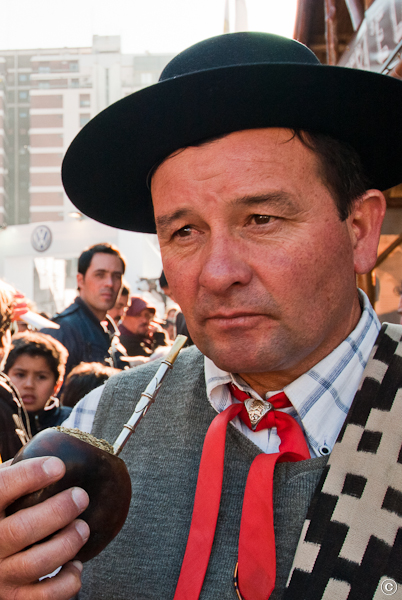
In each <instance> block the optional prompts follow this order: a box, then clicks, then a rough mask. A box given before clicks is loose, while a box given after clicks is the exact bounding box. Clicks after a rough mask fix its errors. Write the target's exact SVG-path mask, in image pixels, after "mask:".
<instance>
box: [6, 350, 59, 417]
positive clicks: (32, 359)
mask: <svg viewBox="0 0 402 600" xmlns="http://www.w3.org/2000/svg"><path fill="white" fill-rule="evenodd" d="M7 375H8V376H9V378H10V379H11V381H12V382H13V384H14V385H15V387H16V388H17V390H18V391H19V393H20V396H21V398H22V401H23V403H24V405H25V408H26V409H27V411H28V412H35V411H37V410H41V409H42V408H43V407H44V406H45V404H46V402H47V401H48V400H49V398H50V397H51V396H52V395H53V394H54V393H56V391H57V388H58V387H59V386H58V385H57V382H56V381H55V377H54V374H53V372H52V371H51V369H50V367H49V365H48V362H47V360H46V358H44V357H43V356H29V354H22V355H21V356H19V357H18V358H17V360H16V361H15V363H14V364H13V366H12V367H11V369H9V371H8V373H7Z"/></svg>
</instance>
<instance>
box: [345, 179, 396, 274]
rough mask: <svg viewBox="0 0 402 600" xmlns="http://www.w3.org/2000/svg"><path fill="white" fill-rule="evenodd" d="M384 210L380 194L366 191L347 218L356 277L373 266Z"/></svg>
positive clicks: (384, 205) (385, 206) (383, 202)
mask: <svg viewBox="0 0 402 600" xmlns="http://www.w3.org/2000/svg"><path fill="white" fill-rule="evenodd" d="M386 208H387V205H386V200H385V197H384V194H383V193H382V192H380V191H379V190H367V191H366V192H365V193H364V194H363V196H361V197H360V198H359V199H358V200H356V203H355V205H354V207H353V209H352V212H351V214H350V216H349V217H348V226H349V230H350V235H351V239H352V245H353V254H354V265H355V273H356V274H358V275H362V274H363V273H368V272H369V271H371V269H373V267H374V266H375V263H376V260H377V249H378V242H379V240H380V233H381V225H382V222H383V219H384V215H385V210H386Z"/></svg>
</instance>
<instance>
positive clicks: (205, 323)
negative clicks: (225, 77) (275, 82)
mask: <svg viewBox="0 0 402 600" xmlns="http://www.w3.org/2000/svg"><path fill="white" fill-rule="evenodd" d="M291 137H292V135H291V133H290V132H289V131H287V130H284V129H257V130H248V131H241V132H236V133H233V134H230V135H228V136H226V137H224V138H222V139H219V140H216V141H214V142H211V143H207V144H204V145H202V146H199V147H189V148H186V149H184V150H183V151H180V152H178V153H177V154H176V155H172V156H171V157H169V158H168V159H167V160H165V161H164V162H163V163H162V165H161V166H160V167H159V168H158V169H157V171H156V173H155V175H154V176H153V179H152V198H153V204H154V212H155V220H156V225H157V231H158V236H159V242H160V246H161V251H162V259H163V267H164V271H165V273H166V277H167V279H168V281H169V285H170V287H171V289H172V291H173V293H174V297H175V299H176V301H177V303H178V304H179V305H180V306H181V308H182V310H183V313H184V315H185V317H186V322H187V326H188V329H189V331H190V334H191V337H192V339H193V340H194V342H195V344H196V345H197V346H198V348H199V349H200V350H201V351H202V352H203V353H204V354H205V355H206V356H208V357H209V358H211V359H212V360H213V361H214V362H215V364H217V365H218V366H219V367H220V368H222V369H225V370H227V371H231V372H237V373H240V374H247V373H262V372H263V373H277V374H279V380H278V381H281V374H282V376H283V377H282V379H283V381H284V382H288V381H289V380H290V381H291V380H293V379H294V378H296V377H297V376H299V375H300V374H301V373H303V372H305V371H306V370H308V369H309V368H310V367H311V366H313V365H314V364H316V363H317V362H318V361H319V360H321V359H322V358H323V357H324V356H326V355H327V354H328V353H329V352H331V351H332V350H333V349H334V348H335V347H336V346H337V345H338V344H339V343H340V342H341V341H342V340H343V339H345V337H346V336H347V335H348V334H349V332H350V331H351V330H352V329H353V327H354V326H355V324H356V322H357V320H358V318H359V314H360V309H359V303H358V296H357V292H356V285H355V273H354V244H355V237H356V236H355V235H354V229H353V226H352V225H351V221H350V219H348V220H346V221H344V222H341V221H340V219H339V216H338V213H337V209H336V207H335V203H334V200H333V198H332V197H331V195H330V192H329V191H328V189H327V187H326V186H325V185H324V184H323V182H322V180H321V178H320V176H319V173H318V161H317V158H316V156H315V154H314V153H313V152H312V151H310V150H309V149H308V148H306V147H305V146H304V145H303V144H302V143H301V142H300V141H299V140H298V139H291ZM274 389H279V388H275V387H274Z"/></svg>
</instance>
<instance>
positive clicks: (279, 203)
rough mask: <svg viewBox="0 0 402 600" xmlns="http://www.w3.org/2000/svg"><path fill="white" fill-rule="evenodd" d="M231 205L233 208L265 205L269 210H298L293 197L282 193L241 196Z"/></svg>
mask: <svg viewBox="0 0 402 600" xmlns="http://www.w3.org/2000/svg"><path fill="white" fill-rule="evenodd" d="M231 203H232V205H233V206H238V205H243V206H248V207H253V206H260V205H261V204H266V205H267V207H271V208H285V209H288V210H296V209H298V208H299V206H298V203H297V200H296V199H295V197H294V196H292V195H291V194H288V193H287V192H283V191H278V192H267V193H263V194H252V195H246V196H241V197H239V198H235V199H234V200H232V202H231Z"/></svg>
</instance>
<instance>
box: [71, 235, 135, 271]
mask: <svg viewBox="0 0 402 600" xmlns="http://www.w3.org/2000/svg"><path fill="white" fill-rule="evenodd" d="M94 254H113V255H114V256H117V257H118V258H120V260H121V264H122V267H123V273H124V271H125V270H126V263H125V260H124V258H123V257H122V255H121V254H120V252H119V250H118V248H116V246H112V244H108V243H107V242H105V243H102V244H94V245H93V246H90V247H89V248H86V249H85V250H84V251H83V252H82V253H81V256H80V257H79V259H78V273H81V275H85V273H86V272H87V271H88V269H89V265H90V264H91V260H92V257H93V256H94Z"/></svg>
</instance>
